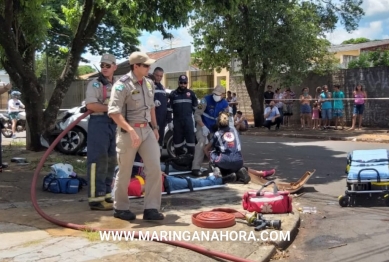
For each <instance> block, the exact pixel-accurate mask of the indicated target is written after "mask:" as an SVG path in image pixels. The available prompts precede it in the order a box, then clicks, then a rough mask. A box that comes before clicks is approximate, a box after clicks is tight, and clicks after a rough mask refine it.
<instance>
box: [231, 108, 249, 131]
mask: <svg viewBox="0 0 389 262" xmlns="http://www.w3.org/2000/svg"><path fill="white" fill-rule="evenodd" d="M234 126H235V128H236V130H238V131H247V129H249V124H248V122H247V119H246V117H245V116H244V115H243V113H242V112H241V111H238V112H236V116H235V119H234Z"/></svg>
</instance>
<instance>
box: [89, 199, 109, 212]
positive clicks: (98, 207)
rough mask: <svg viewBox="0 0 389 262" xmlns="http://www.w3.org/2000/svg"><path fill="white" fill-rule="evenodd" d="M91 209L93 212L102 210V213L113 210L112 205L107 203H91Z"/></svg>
mask: <svg viewBox="0 0 389 262" xmlns="http://www.w3.org/2000/svg"><path fill="white" fill-rule="evenodd" d="M89 207H90V209H91V210H100V211H107V210H112V209H113V205H112V203H108V202H106V201H101V202H89Z"/></svg>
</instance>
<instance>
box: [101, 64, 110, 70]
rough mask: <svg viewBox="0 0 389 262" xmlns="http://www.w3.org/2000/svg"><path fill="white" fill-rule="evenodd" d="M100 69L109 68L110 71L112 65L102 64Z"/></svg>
mask: <svg viewBox="0 0 389 262" xmlns="http://www.w3.org/2000/svg"><path fill="white" fill-rule="evenodd" d="M100 68H108V69H110V68H111V65H110V64H100Z"/></svg>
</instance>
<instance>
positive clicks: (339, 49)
mask: <svg viewBox="0 0 389 262" xmlns="http://www.w3.org/2000/svg"><path fill="white" fill-rule="evenodd" d="M383 45H389V39H383V40H377V41H371V42H366V43H361V44H347V45H333V46H331V47H330V49H329V51H330V52H333V53H335V52H345V51H352V50H361V49H365V48H370V47H377V46H383Z"/></svg>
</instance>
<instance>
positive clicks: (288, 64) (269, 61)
mask: <svg viewBox="0 0 389 262" xmlns="http://www.w3.org/2000/svg"><path fill="white" fill-rule="evenodd" d="M361 3H362V1H359V0H357V1H351V0H341V1H336V2H335V1H322V2H320V1H309V0H308V1H278V0H275V1H266V0H255V1H246V0H235V1H230V2H229V5H223V4H222V2H218V1H215V2H210V3H206V4H204V5H202V6H199V8H198V10H195V14H194V15H193V17H192V19H193V24H194V26H193V27H192V30H191V34H192V35H193V38H194V39H195V40H194V45H195V50H196V54H197V55H198V56H200V58H201V59H198V61H199V63H200V66H201V67H202V68H204V69H209V68H219V69H220V68H223V67H226V68H229V69H231V68H230V67H231V61H233V59H237V60H238V61H239V63H240V69H239V72H235V73H238V74H241V75H242V77H243V80H244V82H245V84H246V88H247V91H248V94H249V95H250V99H251V102H252V108H253V111H254V118H255V125H256V126H259V125H261V124H262V121H263V93H264V88H265V85H266V81H267V80H268V79H269V77H272V76H273V77H274V76H278V75H282V80H283V81H287V84H292V83H296V81H297V80H299V79H301V76H303V75H304V74H306V73H307V72H308V71H309V70H312V69H315V68H316V67H317V66H318V65H321V64H323V63H324V64H325V63H328V61H331V60H333V57H332V56H331V55H329V53H328V47H329V42H328V41H327V40H326V39H325V33H326V32H329V31H331V30H334V29H335V27H336V24H337V22H338V21H341V22H342V23H343V25H344V26H345V28H346V29H347V31H352V30H354V29H356V28H357V25H358V22H359V19H360V18H361V16H362V15H363V10H362V9H361V7H360V5H361Z"/></svg>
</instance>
